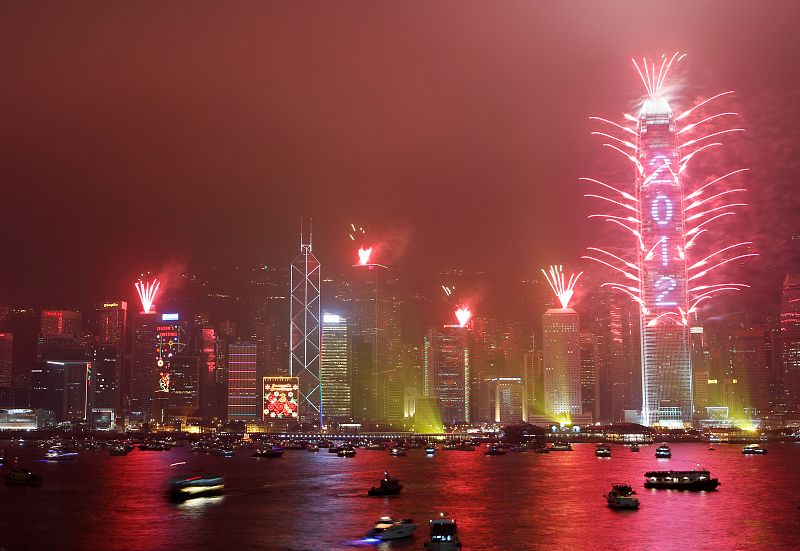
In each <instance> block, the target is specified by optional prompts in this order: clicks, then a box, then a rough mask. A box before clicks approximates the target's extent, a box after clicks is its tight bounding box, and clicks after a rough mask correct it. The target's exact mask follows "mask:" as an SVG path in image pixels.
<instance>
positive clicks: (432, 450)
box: [425, 444, 436, 455]
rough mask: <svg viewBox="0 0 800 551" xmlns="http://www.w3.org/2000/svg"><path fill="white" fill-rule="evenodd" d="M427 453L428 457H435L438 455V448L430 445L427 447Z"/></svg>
mask: <svg viewBox="0 0 800 551" xmlns="http://www.w3.org/2000/svg"><path fill="white" fill-rule="evenodd" d="M425 453H426V454H428V455H434V454H435V453H436V446H435V445H434V444H428V445H427V446H425Z"/></svg>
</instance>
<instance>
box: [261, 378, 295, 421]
mask: <svg viewBox="0 0 800 551" xmlns="http://www.w3.org/2000/svg"><path fill="white" fill-rule="evenodd" d="M299 403H300V380H299V379H298V378H297V377H264V401H263V405H264V419H265V420H270V419H297V417H298V411H297V408H298V404H299Z"/></svg>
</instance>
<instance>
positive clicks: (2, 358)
mask: <svg viewBox="0 0 800 551" xmlns="http://www.w3.org/2000/svg"><path fill="white" fill-rule="evenodd" d="M13 353H14V335H12V334H11V333H0V388H6V389H10V388H11V387H12V386H13V385H12V370H11V369H12V367H11V360H12V358H13Z"/></svg>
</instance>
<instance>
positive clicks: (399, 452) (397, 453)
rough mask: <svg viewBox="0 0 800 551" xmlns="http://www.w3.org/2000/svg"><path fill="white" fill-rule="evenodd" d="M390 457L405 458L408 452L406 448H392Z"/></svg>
mask: <svg viewBox="0 0 800 551" xmlns="http://www.w3.org/2000/svg"><path fill="white" fill-rule="evenodd" d="M389 455H391V456H394V457H404V456H406V455H408V452H407V451H406V450H405V449H404V448H392V449H391V450H390V451H389Z"/></svg>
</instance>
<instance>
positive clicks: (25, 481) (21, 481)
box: [5, 469, 42, 486]
mask: <svg viewBox="0 0 800 551" xmlns="http://www.w3.org/2000/svg"><path fill="white" fill-rule="evenodd" d="M5 479H6V484H13V485H16V486H39V485H41V483H42V477H41V476H39V475H38V474H34V473H32V472H30V471H29V470H28V469H11V470H10V471H9V472H7V473H6V476H5Z"/></svg>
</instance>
